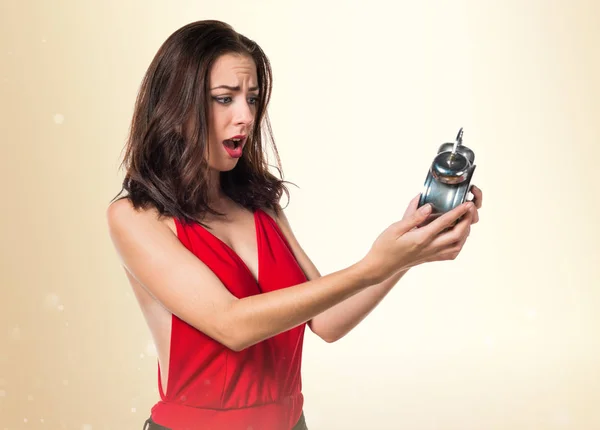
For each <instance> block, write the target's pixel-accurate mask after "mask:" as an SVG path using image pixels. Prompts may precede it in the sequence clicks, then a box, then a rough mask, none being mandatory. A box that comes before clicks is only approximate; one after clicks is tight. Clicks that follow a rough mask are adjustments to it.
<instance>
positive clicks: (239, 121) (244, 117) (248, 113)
mask: <svg viewBox="0 0 600 430" xmlns="http://www.w3.org/2000/svg"><path fill="white" fill-rule="evenodd" d="M234 120H235V124H236V125H242V126H250V125H251V124H252V122H253V121H254V109H253V108H252V106H251V105H250V104H248V102H247V101H243V102H241V103H239V104H238V106H237V109H236V110H235V118H234Z"/></svg>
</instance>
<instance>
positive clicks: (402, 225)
mask: <svg viewBox="0 0 600 430" xmlns="http://www.w3.org/2000/svg"><path fill="white" fill-rule="evenodd" d="M431 210H432V207H431V204H429V203H427V204H425V205H423V206H421V207H420V208H419V209H418V210H416V211H414V212H413V213H411V214H409V215H408V216H406V217H405V218H403V219H402V220H400V221H398V222H396V223H395V224H394V226H395V227H396V229H397V231H398V235H399V236H401V235H403V234H404V233H406V232H407V231H410V230H412V229H413V228H415V227H417V226H419V225H420V224H421V223H422V222H423V221H425V220H426V219H427V217H428V216H429V214H430V213H431Z"/></svg>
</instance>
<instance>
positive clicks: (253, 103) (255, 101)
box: [248, 96, 260, 105]
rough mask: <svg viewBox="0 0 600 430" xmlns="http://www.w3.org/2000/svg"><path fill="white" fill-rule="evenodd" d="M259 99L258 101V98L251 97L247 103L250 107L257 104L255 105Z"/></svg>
mask: <svg viewBox="0 0 600 430" xmlns="http://www.w3.org/2000/svg"><path fill="white" fill-rule="evenodd" d="M259 99H260V98H259V96H251V97H250V98H249V99H248V103H250V104H251V105H255V104H257V103H258V100H259Z"/></svg>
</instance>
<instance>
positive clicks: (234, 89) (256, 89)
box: [210, 85, 258, 91]
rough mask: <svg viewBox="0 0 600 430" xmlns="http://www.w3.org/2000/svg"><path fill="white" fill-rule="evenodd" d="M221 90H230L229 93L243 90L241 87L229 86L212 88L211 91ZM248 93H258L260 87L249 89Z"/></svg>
mask: <svg viewBox="0 0 600 430" xmlns="http://www.w3.org/2000/svg"><path fill="white" fill-rule="evenodd" d="M220 88H222V89H225V90H229V91H240V90H241V88H240V87H239V85H238V86H237V87H231V86H229V85H219V86H218V87H214V88H211V89H210V90H211V91H212V90H218V89H220ZM248 91H258V87H251V88H248Z"/></svg>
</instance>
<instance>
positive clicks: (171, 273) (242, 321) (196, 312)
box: [107, 199, 373, 350]
mask: <svg viewBox="0 0 600 430" xmlns="http://www.w3.org/2000/svg"><path fill="white" fill-rule="evenodd" d="M107 218H108V224H109V232H110V236H111V239H112V241H113V243H114V245H115V247H116V250H117V252H118V254H119V256H120V258H121V261H122V263H123V265H124V267H125V269H126V270H127V272H128V274H129V275H130V276H132V277H133V278H134V279H136V281H138V282H139V283H140V284H141V285H142V286H143V287H144V288H145V289H146V290H147V291H148V292H149V293H150V294H151V295H152V296H153V297H154V298H155V299H156V300H157V301H158V302H160V303H161V304H162V305H163V306H164V307H165V308H167V309H168V310H169V311H170V312H171V313H173V314H174V315H177V316H178V317H179V318H181V319H182V320H184V321H186V322H187V323H188V324H190V325H191V326H193V327H195V328H196V329H198V330H200V331H202V332H203V333H205V334H206V335H208V336H210V337H212V338H213V339H215V340H217V341H218V342H220V343H222V344H223V345H225V346H227V347H228V348H230V349H232V350H242V349H245V348H247V347H249V346H251V345H254V344H256V343H258V342H260V341H262V340H264V339H266V338H269V337H272V336H274V335H277V334H279V333H281V332H284V331H286V330H289V329H291V328H293V327H296V326H297V325H299V324H301V323H303V322H307V321H308V320H310V319H312V318H314V317H315V316H316V315H318V314H320V313H322V312H323V311H325V310H326V309H328V308H330V307H332V306H335V305H336V304H338V303H340V302H342V301H343V300H345V299H347V298H348V297H350V296H352V295H354V294H356V293H357V292H359V291H361V290H363V289H365V288H366V287H368V286H369V285H371V284H373V280H372V279H370V277H371V271H370V270H369V265H368V264H362V262H359V263H357V264H354V265H352V266H350V267H348V268H346V269H343V270H340V271H338V272H335V273H332V274H331V275H328V276H323V277H319V278H318V279H314V280H310V281H308V282H305V283H302V284H300V285H296V286H293V287H290V288H285V289H282V290H278V291H273V292H269V293H264V294H258V295H255V296H251V297H247V298H243V299H238V298H236V297H235V296H233V295H232V294H231V293H230V292H229V291H228V290H227V289H226V288H225V287H224V286H223V284H222V283H221V281H220V280H219V279H218V278H217V277H216V275H215V274H214V273H213V272H212V271H211V270H210V269H209V268H208V267H206V266H205V265H204V264H203V263H202V262H201V261H200V260H199V259H198V258H196V256H194V255H193V254H192V253H191V252H189V251H188V250H187V249H186V248H185V247H184V246H183V245H182V244H181V243H180V242H179V240H178V238H177V237H176V235H175V234H174V233H173V231H172V230H171V229H170V228H169V227H168V226H167V225H166V224H165V223H164V222H162V221H160V220H158V218H157V214H156V212H155V211H135V210H134V209H133V207H132V206H131V204H130V202H129V201H128V200H126V199H123V200H119V201H117V202H114V203H112V204H111V205H110V207H109V209H108V211H107Z"/></svg>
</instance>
